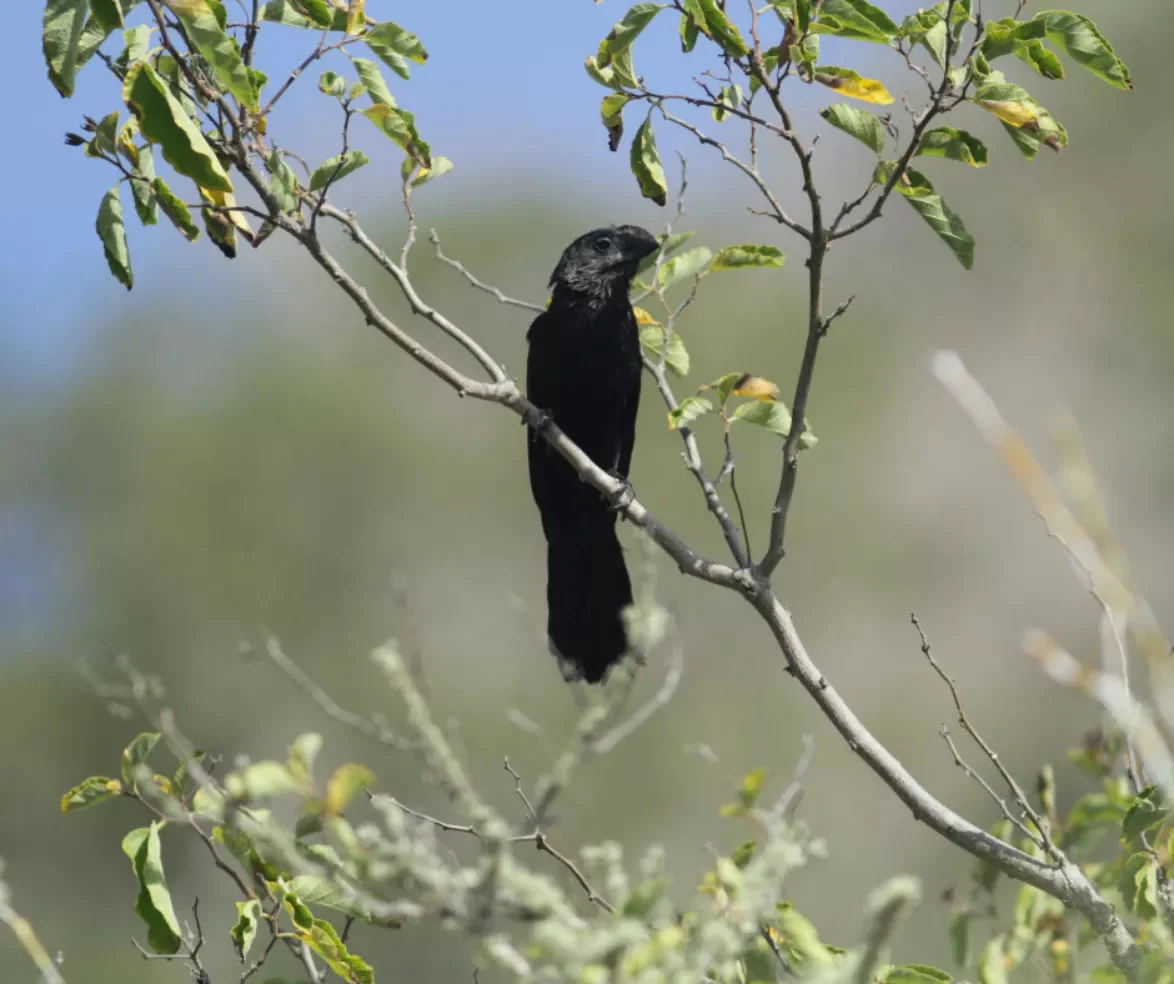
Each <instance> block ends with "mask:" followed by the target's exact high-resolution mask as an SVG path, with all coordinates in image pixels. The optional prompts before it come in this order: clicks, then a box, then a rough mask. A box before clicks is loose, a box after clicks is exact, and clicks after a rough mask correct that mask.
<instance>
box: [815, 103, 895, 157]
mask: <svg viewBox="0 0 1174 984" xmlns="http://www.w3.org/2000/svg"><path fill="white" fill-rule="evenodd" d="M819 115H820V116H822V117H823V118H824V119H825V120H827V121H828V122H829V123H830V124H831V125H832V126H834V127H838V128H839V129H841V130H843V131H844V132H845V133H847V134H850V135H851V136H853V137H855V138H856V139H857V140H859V141H860V142H861V143H863V144H865V145H866V146H868V147H869V148H871V149H872V151H873V153H875V154H878V155H879V154H880V153H882V152H883V151H884V149H885V127H884V124H883V123H881V121H880V120H878V119H877V118H876V117H875V116H873V114H872V113H870V112H868V111H867V110H863V109H857V108H856V107H855V106H848V105H846V104H845V103H833V104H832V105H831V106H828V108H827V109H823V110H820V113H819Z"/></svg>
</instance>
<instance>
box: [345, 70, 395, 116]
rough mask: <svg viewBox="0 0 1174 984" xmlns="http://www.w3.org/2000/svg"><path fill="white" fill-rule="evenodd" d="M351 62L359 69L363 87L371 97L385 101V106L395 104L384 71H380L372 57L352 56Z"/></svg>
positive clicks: (379, 101)
mask: <svg viewBox="0 0 1174 984" xmlns="http://www.w3.org/2000/svg"><path fill="white" fill-rule="evenodd" d="M351 62H352V63H353V64H354V66H355V69H356V71H358V73H359V78H360V79H362V81H363V88H365V89H366V90H367V95H369V96H370V97H371V99H372V101H374V102H377V103H383V104H384V105H385V106H395V98H394V97H393V96H392V94H391V90H390V89H389V88H388V87H387V83H386V82H385V81H384V79H383V73H382V72H380V71H379V66H378V65H376V64H375V62H373V61H371V59H370V58H352V59H351Z"/></svg>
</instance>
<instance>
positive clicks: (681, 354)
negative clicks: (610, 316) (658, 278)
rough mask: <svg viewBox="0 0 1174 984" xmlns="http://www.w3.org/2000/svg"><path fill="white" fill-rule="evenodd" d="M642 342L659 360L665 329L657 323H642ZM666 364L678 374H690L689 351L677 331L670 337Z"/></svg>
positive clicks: (662, 348) (654, 357)
mask: <svg viewBox="0 0 1174 984" xmlns="http://www.w3.org/2000/svg"><path fill="white" fill-rule="evenodd" d="M640 344H641V345H643V346H644V347H645V348H646V349H648V351H649V353H650V354H651V356H652V358H653V359H655V360H657V361H659V360H660V353H661V352H662V351H663V350H664V329H663V328H662V327H661V326H660V325H655V324H654V325H641V326H640ZM664 364H665V365H666V366H668V367H669V369H670V370H671V371H672V372H673V373H675V374H676V375H678V376H687V375H689V352H688V350H687V349H686V348H685V343H684V341H682V339H681V336H680V335H679V334H678V333H677V332H675V331H674V332H673V335H672V338H670V339H669V353H668V355H667V356H665V360H664Z"/></svg>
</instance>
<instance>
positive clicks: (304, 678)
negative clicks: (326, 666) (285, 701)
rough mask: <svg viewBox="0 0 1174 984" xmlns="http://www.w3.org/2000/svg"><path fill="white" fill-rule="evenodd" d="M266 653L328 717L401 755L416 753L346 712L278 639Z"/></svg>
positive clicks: (403, 741) (270, 640)
mask: <svg viewBox="0 0 1174 984" xmlns="http://www.w3.org/2000/svg"><path fill="white" fill-rule="evenodd" d="M265 652H266V653H267V654H268V656H269V659H270V660H271V661H272V662H273V665H274V666H276V667H277V668H278V669H279V670H281V672H282V673H284V674H285V675H286V676H287V677H289V678H290V680H292V681H293V683H294V685H295V686H296V687H297V688H298V689H299V690H300V691H302V693H304V694H305V695H306V696H307V697H309V698H310V699H311V700H312V701H313V702H314V703H315V704H317V705H318V707H320V708H321V709H322V711H323V712H324V713H325V714H326V715H327V717H329V718H331V719H333V720H335V721H338V722H339V723H340V724H345V725H346V726H347V727H348V728H354V729H355V731H358V732H359V733H360V734H363V735H366V736H367V737H368V738H374V739H375V740H376V741H378V742H380V743H382V744H384V745H389V746H390V747H392V748H395V749H397V750H398V751H410V750H411V749H412V747H413V746H412V743H411V742H410V741H409V740H408V739H406V738H404V737H402V736H401V735H397V734H396V733H395V732H393V731H391V730H390V729H389V728H387V727H385V726H383V725H381V724H379V723H376V722H375V721H374V720H373V719H371V718H369V717H364V716H363V715H361V714H355V713H354V712H353V711H348V710H346V708H344V707H340V706H339V705H338V703H337V702H336V701H335V700H334V698H333V697H331V696H330V695H329V694H328V693H327V692H326V691H325V690H323V689H322V687H320V686H319V685H318V684H317V683H315V682H314V681H313V680H312V679H310V677H309V676H308V675H307V674H306V672H305V671H304V670H303V669H302V668H301V667H300V666H298V664H297V663H295V662H294V661H293V660H292V659H290V658H289V657H288V656H287V655H286V654H285V650H283V649H282V648H281V643H280V642H279V641H278V640H277V638H276V637H275V636H270V637H269V638H268V639H266V640H265Z"/></svg>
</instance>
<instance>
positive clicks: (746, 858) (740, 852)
mask: <svg viewBox="0 0 1174 984" xmlns="http://www.w3.org/2000/svg"><path fill="white" fill-rule="evenodd" d="M757 847H758V841H752V840H748V841H743V842H742V843H741V844H739V845H738V848H737V850H735V851H734V853H733V854H731V855H730V860H731V861H733V862H734V864H736V865H737V866H738V867H739V868H745V867H746V865H748V864H749V863H750V861H751V859H753V857H754V851H755V849H756V848H757Z"/></svg>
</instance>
